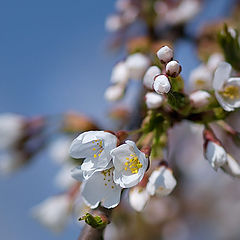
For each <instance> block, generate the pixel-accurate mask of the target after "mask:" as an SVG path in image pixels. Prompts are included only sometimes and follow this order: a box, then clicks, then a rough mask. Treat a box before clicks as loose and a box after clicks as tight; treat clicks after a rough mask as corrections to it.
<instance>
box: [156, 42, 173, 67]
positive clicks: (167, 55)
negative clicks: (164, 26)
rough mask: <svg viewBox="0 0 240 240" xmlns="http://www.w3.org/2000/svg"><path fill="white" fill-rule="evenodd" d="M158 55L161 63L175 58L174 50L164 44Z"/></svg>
mask: <svg viewBox="0 0 240 240" xmlns="http://www.w3.org/2000/svg"><path fill="white" fill-rule="evenodd" d="M157 56H158V58H159V60H160V61H161V63H168V62H169V61H171V60H172V59H173V50H172V49H171V48H169V47H168V46H164V47H162V48H160V49H159V50H158V52H157Z"/></svg>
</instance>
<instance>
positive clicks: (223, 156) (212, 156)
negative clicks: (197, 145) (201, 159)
mask: <svg viewBox="0 0 240 240" xmlns="http://www.w3.org/2000/svg"><path fill="white" fill-rule="evenodd" d="M203 137H204V145H203V146H204V156H205V159H206V160H207V161H208V162H209V163H210V164H211V166H212V168H213V169H214V170H215V171H217V169H218V168H219V167H222V166H223V165H224V164H225V163H226V161H227V153H226V151H225V150H224V148H223V147H222V145H221V143H220V141H219V140H218V139H217V138H216V136H215V135H214V133H213V132H212V131H211V130H210V129H205V130H204V131H203Z"/></svg>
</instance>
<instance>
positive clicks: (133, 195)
mask: <svg viewBox="0 0 240 240" xmlns="http://www.w3.org/2000/svg"><path fill="white" fill-rule="evenodd" d="M148 200H149V194H148V192H147V191H146V189H145V188H142V187H139V186H136V187H133V188H131V189H130V191H129V203H130V205H131V207H132V208H133V209H135V210H136V211H138V212H141V211H142V210H143V209H144V207H145V205H146V203H147V201H148Z"/></svg>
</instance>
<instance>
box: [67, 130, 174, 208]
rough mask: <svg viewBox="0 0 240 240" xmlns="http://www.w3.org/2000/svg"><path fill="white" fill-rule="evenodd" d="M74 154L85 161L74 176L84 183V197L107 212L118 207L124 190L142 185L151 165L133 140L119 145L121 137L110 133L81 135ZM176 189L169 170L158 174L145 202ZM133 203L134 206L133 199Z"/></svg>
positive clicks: (153, 177) (71, 150)
mask: <svg viewBox="0 0 240 240" xmlns="http://www.w3.org/2000/svg"><path fill="white" fill-rule="evenodd" d="M70 154H71V156H72V157H73V158H78V159H80V158H83V159H84V161H83V163H82V165H81V167H77V168H75V169H73V171H72V176H73V177H74V178H75V179H77V180H78V181H82V182H83V183H82V186H81V196H82V198H83V200H84V201H85V203H86V204H87V205H88V206H90V207H91V208H96V207H97V206H98V205H99V204H100V203H101V205H102V206H103V207H105V208H113V207H116V206H117V205H118V204H119V201H120V196H121V192H122V189H125V188H131V187H134V186H136V185H138V184H139V183H140V182H141V181H142V179H143V178H144V176H145V172H146V170H147V169H148V165H149V159H148V157H149V156H148V153H146V151H145V152H142V151H140V150H139V149H138V148H137V146H136V144H135V143H134V142H133V141H130V140H126V141H125V143H122V144H119V138H118V134H116V135H115V134H114V133H110V132H106V131H89V132H85V133H82V134H80V135H79V136H78V137H77V138H76V139H75V140H74V141H73V143H72V145H71V147H70ZM165 172H166V173H165ZM167 174H168V175H170V176H167ZM165 175H166V176H165ZM161 178H162V179H161ZM169 179H170V180H169ZM175 185H176V180H175V179H174V177H173V176H172V175H171V174H169V173H168V171H167V170H166V169H162V168H160V169H159V170H155V171H154V172H153V173H152V175H151V176H150V178H149V182H148V184H147V187H146V189H147V190H144V191H147V193H146V194H145V196H147V197H145V200H147V198H148V197H149V196H150V195H154V194H155V193H156V194H157V193H158V192H161V193H160V194H162V195H167V194H169V193H170V192H171V191H172V189H173V188H174V187H175ZM138 188H140V187H138ZM159 189H160V190H159ZM130 196H131V195H130ZM130 203H133V201H132V197H130ZM132 205H133V206H136V204H132Z"/></svg>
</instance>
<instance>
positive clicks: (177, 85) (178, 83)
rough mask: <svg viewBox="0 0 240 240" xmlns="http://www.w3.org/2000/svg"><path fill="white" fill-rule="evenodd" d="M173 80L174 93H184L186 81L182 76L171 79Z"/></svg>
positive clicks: (172, 89)
mask: <svg viewBox="0 0 240 240" xmlns="http://www.w3.org/2000/svg"><path fill="white" fill-rule="evenodd" d="M169 78H170V80H171V91H172V92H182V91H183V89H184V81H183V79H182V77H181V76H180V75H178V76H177V77H176V78H173V77H169Z"/></svg>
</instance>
